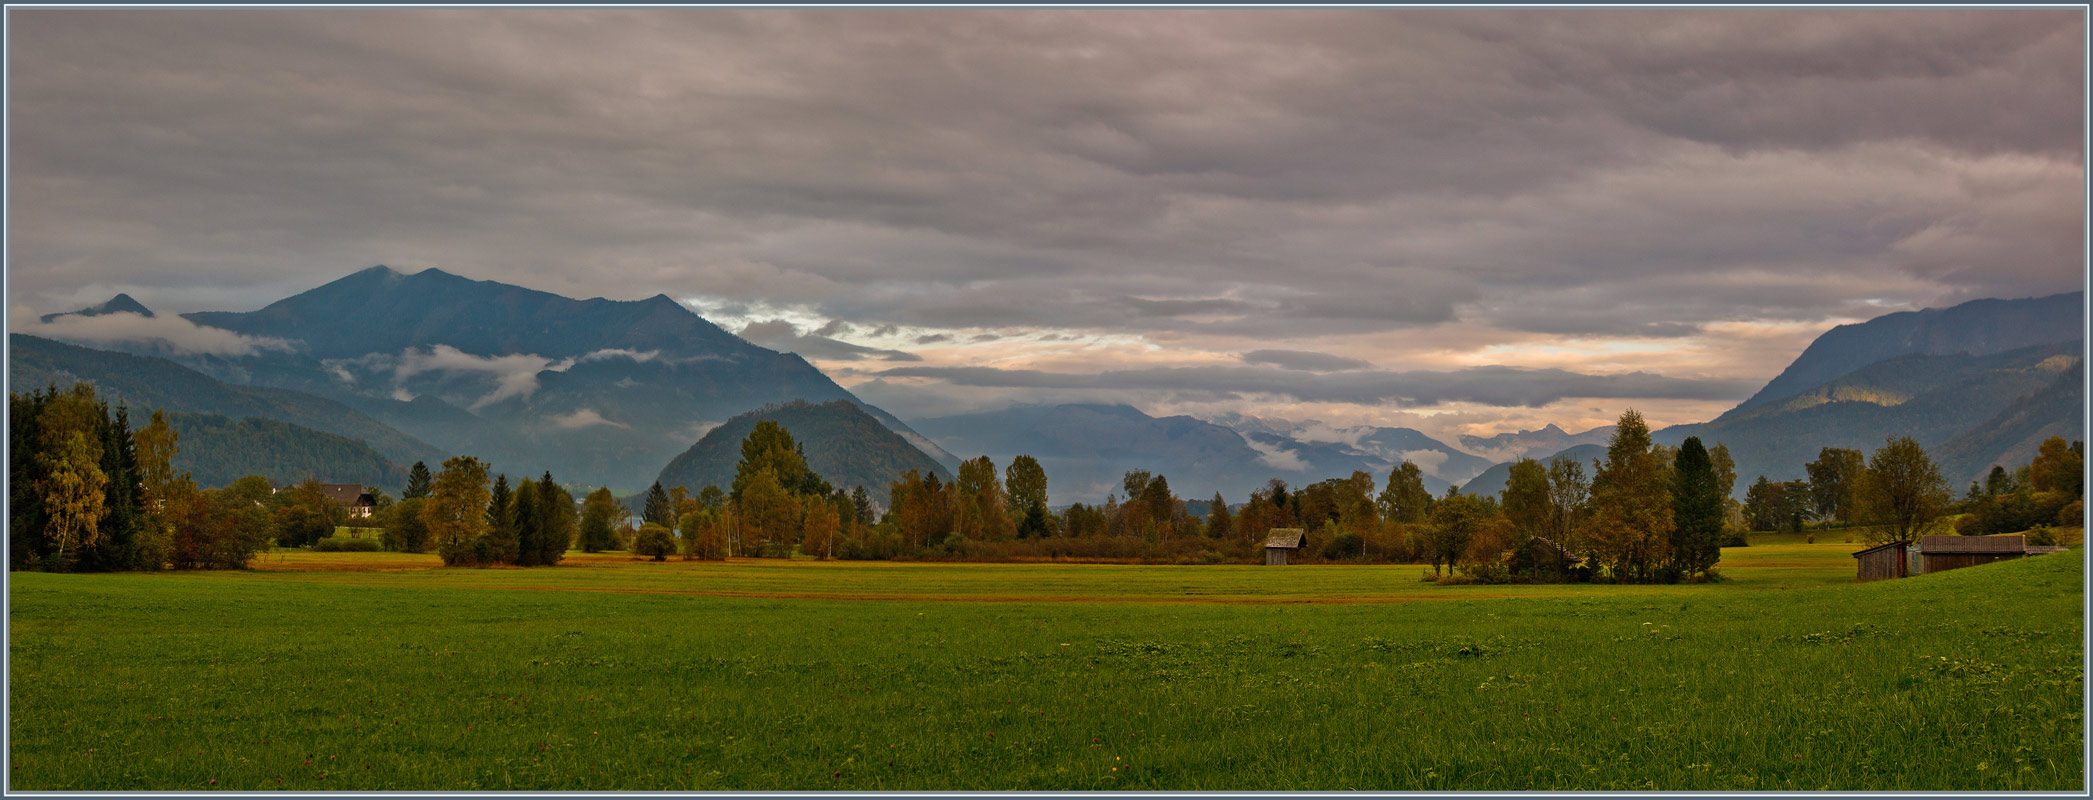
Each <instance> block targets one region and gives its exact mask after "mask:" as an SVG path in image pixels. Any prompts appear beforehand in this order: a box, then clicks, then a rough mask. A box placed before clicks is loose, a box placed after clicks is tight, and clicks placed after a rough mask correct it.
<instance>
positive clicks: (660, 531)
mask: <svg viewBox="0 0 2093 800" xmlns="http://www.w3.org/2000/svg"><path fill="white" fill-rule="evenodd" d="M632 552H634V553H638V554H640V555H643V556H652V557H653V558H654V560H655V561H666V560H668V557H669V554H670V553H674V552H676V537H674V536H670V535H669V529H668V528H664V527H662V526H660V525H657V524H655V523H652V522H649V523H647V524H645V525H642V526H640V530H639V533H636V534H633V536H632Z"/></svg>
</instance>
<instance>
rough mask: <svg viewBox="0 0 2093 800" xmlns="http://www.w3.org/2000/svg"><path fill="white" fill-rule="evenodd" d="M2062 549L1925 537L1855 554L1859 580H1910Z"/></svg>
mask: <svg viewBox="0 0 2093 800" xmlns="http://www.w3.org/2000/svg"><path fill="white" fill-rule="evenodd" d="M2064 549H2065V548H2062V547H2029V546H2028V545H2027V538H2026V537H2024V536H2021V535H2019V534H2015V535H2012V536H1952V535H1950V536H1921V537H1919V540H1918V541H1917V542H1912V541H1908V540H1907V541H1900V542H1890V543H1889V544H1881V545H1876V546H1874V547H1870V548H1868V549H1866V550H1862V551H1860V552H1858V553H1854V554H1853V557H1854V559H1855V560H1856V563H1857V567H1858V571H1859V574H1858V575H1857V576H1856V578H1855V579H1856V580H1862V581H1875V580H1882V579H1884V578H1907V577H1910V576H1913V575H1926V574H1930V573H1934V572H1944V571H1946V570H1951V569H1961V568H1963V567H1974V566H1976V565H1978V564H1989V563H1991V562H1993V561H2011V560H2013V559H2016V558H2020V557H2023V556H2038V555H2044V554H2048V553H2061V552H2064Z"/></svg>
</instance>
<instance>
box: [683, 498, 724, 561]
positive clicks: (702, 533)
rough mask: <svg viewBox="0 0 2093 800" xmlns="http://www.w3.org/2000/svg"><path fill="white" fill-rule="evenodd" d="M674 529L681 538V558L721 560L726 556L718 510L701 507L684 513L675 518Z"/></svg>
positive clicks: (686, 559) (687, 559)
mask: <svg viewBox="0 0 2093 800" xmlns="http://www.w3.org/2000/svg"><path fill="white" fill-rule="evenodd" d="M676 530H677V533H678V534H680V537H681V538H682V539H683V560H685V561H689V560H691V559H694V558H695V559H703V560H706V561H721V560H724V559H725V558H726V557H727V542H726V538H725V537H724V536H722V535H721V530H720V512H719V510H717V509H711V508H702V507H701V508H699V509H698V510H696V511H692V512H690V513H688V514H685V515H683V516H682V517H680V518H678V519H677V520H676Z"/></svg>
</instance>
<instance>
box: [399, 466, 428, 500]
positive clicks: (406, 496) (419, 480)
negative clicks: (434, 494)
mask: <svg viewBox="0 0 2093 800" xmlns="http://www.w3.org/2000/svg"><path fill="white" fill-rule="evenodd" d="M428 496H429V465H427V464H423V463H422V462H419V461H416V462H414V466H413V467H410V468H408V470H407V489H406V491H403V492H400V499H401V500H411V499H414V498H416V497H428Z"/></svg>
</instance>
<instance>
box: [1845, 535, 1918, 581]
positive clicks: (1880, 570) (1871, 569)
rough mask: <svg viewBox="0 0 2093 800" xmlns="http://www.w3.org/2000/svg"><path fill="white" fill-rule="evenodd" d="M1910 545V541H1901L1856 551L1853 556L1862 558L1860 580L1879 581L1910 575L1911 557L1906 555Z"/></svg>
mask: <svg viewBox="0 0 2093 800" xmlns="http://www.w3.org/2000/svg"><path fill="white" fill-rule="evenodd" d="M1910 547H1911V542H1910V541H1899V542H1890V543H1889V544H1878V545H1876V546H1874V547H1870V548H1868V549H1866V550H1862V551H1860V552H1858V553H1854V554H1853V557H1854V558H1857V559H1860V561H1859V563H1860V576H1859V578H1858V580H1862V581H1879V580H1882V579H1884V578H1904V577H1909V576H1910V575H1911V566H1910V564H1911V559H1909V558H1906V557H1905V551H1906V550H1907V549H1909V548H1910Z"/></svg>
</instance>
